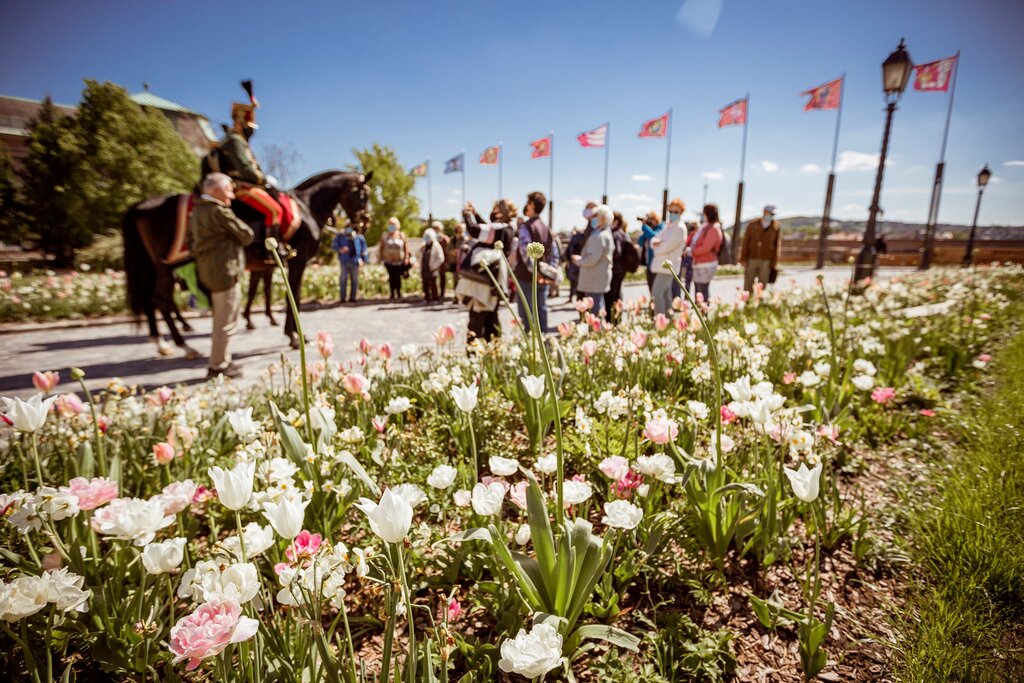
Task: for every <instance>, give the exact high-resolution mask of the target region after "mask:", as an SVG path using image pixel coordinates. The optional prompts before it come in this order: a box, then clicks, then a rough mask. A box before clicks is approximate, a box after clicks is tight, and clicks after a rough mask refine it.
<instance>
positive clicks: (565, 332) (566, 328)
mask: <svg viewBox="0 0 1024 683" xmlns="http://www.w3.org/2000/svg"><path fill="white" fill-rule="evenodd" d="M575 331H576V328H575V327H574V326H573V324H572V323H560V324H559V325H558V334H560V335H561V336H562V339H568V338H569V337H571V336H572V333H573V332H575Z"/></svg>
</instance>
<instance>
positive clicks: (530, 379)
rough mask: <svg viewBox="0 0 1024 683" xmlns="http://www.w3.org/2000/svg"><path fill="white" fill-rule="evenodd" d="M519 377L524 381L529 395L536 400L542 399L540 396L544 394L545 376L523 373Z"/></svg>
mask: <svg viewBox="0 0 1024 683" xmlns="http://www.w3.org/2000/svg"><path fill="white" fill-rule="evenodd" d="M519 379H520V381H522V383H523V388H524V389H526V393H527V395H528V396H529V397H530V398H532V399H533V400H534V401H538V400H540V397H541V396H543V395H544V376H543V375H540V376H537V375H523V376H522V377H520V378H519Z"/></svg>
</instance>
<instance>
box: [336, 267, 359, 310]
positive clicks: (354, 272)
mask: <svg viewBox="0 0 1024 683" xmlns="http://www.w3.org/2000/svg"><path fill="white" fill-rule="evenodd" d="M350 287H351V291H349V289H350ZM338 290H339V291H340V293H341V300H342V302H345V301H355V300H356V293H357V292H358V291H359V264H358V263H344V262H343V263H342V264H341V276H340V277H339V278H338Z"/></svg>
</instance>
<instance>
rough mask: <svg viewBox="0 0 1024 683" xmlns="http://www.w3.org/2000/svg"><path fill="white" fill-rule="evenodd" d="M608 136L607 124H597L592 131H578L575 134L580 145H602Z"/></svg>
mask: <svg viewBox="0 0 1024 683" xmlns="http://www.w3.org/2000/svg"><path fill="white" fill-rule="evenodd" d="M607 138H608V124H607V123H606V124H604V125H603V126H598V127H597V128H595V129H594V130H592V131H588V132H586V133H580V134H579V135H577V136H576V139H577V140H579V141H580V145H581V146H582V147H604V142H605V140H606V139H607Z"/></svg>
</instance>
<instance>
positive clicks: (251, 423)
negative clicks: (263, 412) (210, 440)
mask: <svg viewBox="0 0 1024 683" xmlns="http://www.w3.org/2000/svg"><path fill="white" fill-rule="evenodd" d="M224 416H225V417H227V418H228V422H229V423H230V424H231V428H232V429H233V430H235V435H236V436H237V437H238V438H239V439H240V440H242V441H251V440H252V439H254V438H255V437H256V435H257V434H259V432H260V423H259V422H256V421H255V420H253V419H252V406H249V407H248V408H239V409H238V410H229V411H227V412H226V413H224Z"/></svg>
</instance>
